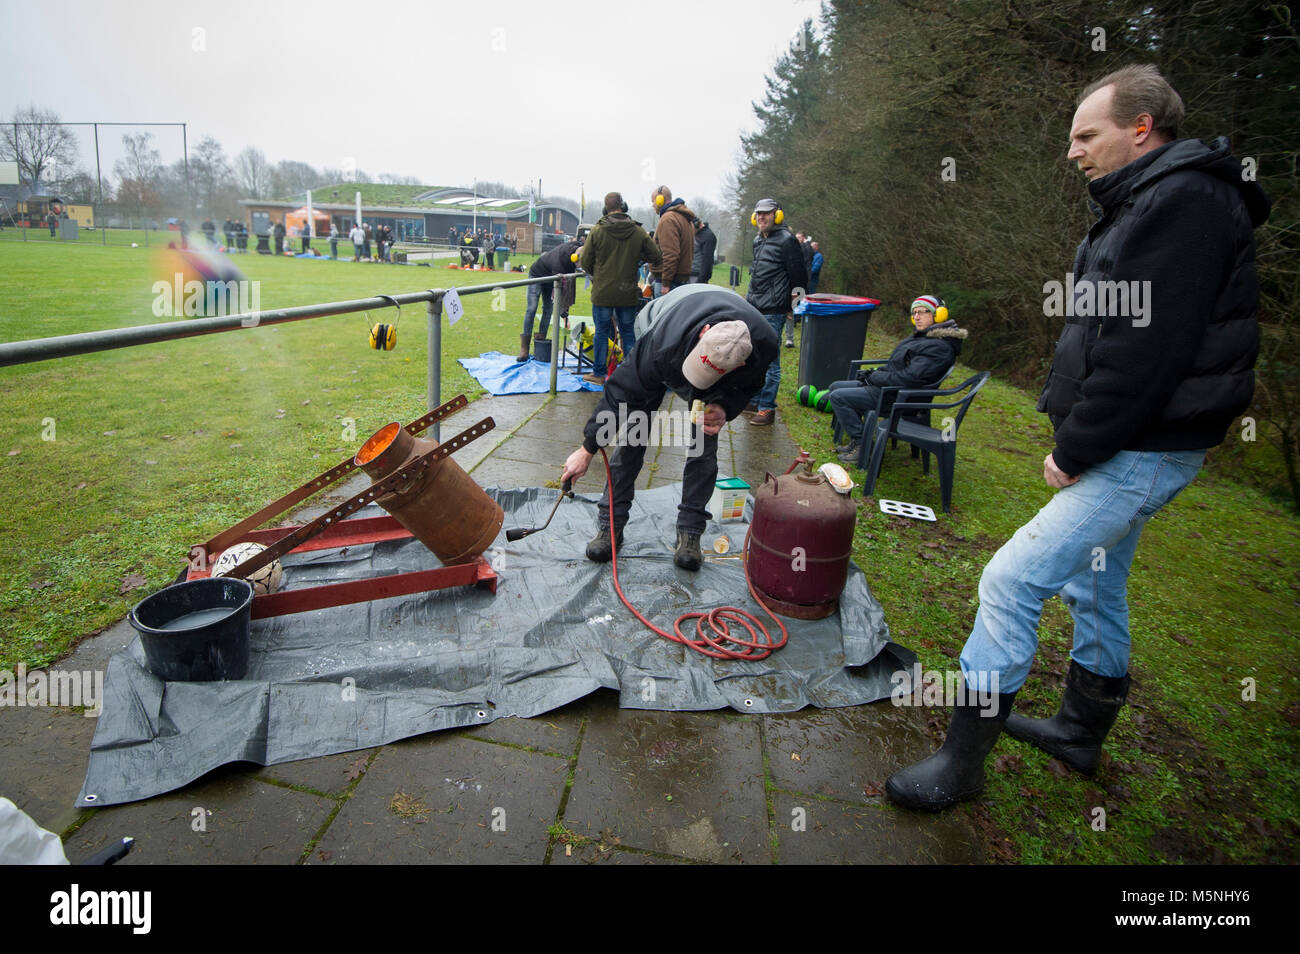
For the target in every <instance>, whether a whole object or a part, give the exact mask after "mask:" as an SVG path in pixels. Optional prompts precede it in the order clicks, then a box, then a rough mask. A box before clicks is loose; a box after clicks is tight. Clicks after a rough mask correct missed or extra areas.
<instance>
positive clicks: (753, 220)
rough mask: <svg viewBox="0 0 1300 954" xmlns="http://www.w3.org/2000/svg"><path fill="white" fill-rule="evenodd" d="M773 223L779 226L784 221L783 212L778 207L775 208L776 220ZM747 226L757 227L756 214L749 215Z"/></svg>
mask: <svg viewBox="0 0 1300 954" xmlns="http://www.w3.org/2000/svg"><path fill="white" fill-rule="evenodd" d="M774 221H775V223H776V224H777V225H780V224H781V223H782V222H784V221H785V210H784V209H783V208H781V207H780V206H779V205H778V206H777V207H776V219H775V220H774ZM749 224H750V225H754V226H757V225H758V213H757V212H751V213H749Z"/></svg>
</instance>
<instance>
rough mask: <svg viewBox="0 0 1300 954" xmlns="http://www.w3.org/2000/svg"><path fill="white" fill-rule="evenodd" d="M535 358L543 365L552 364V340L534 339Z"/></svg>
mask: <svg viewBox="0 0 1300 954" xmlns="http://www.w3.org/2000/svg"><path fill="white" fill-rule="evenodd" d="M533 357H534V358H536V359H537V360H538V361H540V362H542V363H543V364H550V363H551V339H550V338H534V339H533Z"/></svg>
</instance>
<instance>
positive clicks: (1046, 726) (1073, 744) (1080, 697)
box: [1007, 659, 1129, 775]
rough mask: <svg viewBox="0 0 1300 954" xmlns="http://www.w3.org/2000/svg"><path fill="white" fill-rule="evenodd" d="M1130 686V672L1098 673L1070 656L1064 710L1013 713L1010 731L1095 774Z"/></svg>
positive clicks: (1009, 722) (1074, 766) (1008, 723)
mask: <svg viewBox="0 0 1300 954" xmlns="http://www.w3.org/2000/svg"><path fill="white" fill-rule="evenodd" d="M1128 687H1129V677H1128V676H1119V677H1117V678H1116V677H1109V676H1098V675H1096V674H1095V673H1093V672H1090V671H1089V670H1087V669H1084V668H1083V667H1082V666H1080V665H1079V664H1078V663H1077V662H1075V661H1074V660H1073V659H1071V660H1070V671H1069V673H1067V674H1066V677H1065V695H1064V697H1063V698H1062V699H1061V711H1060V712H1058V713H1057V714H1056V715H1054V716H1052V717H1051V718H1050V719H1027V718H1025V717H1024V716H1020V715H1013V716H1012V717H1011V718H1010V719H1008V720H1007V735H1009V736H1011V737H1012V738H1015V739H1019V740H1020V741H1022V742H1028V743H1029V744H1030V745H1033V746H1036V747H1038V748H1040V749H1042V750H1043V751H1044V752H1046V753H1048V754H1049V755H1054V756H1056V757H1057V758H1058V759H1060V760H1061V761H1062V762H1064V763H1065V764H1066V765H1068V766H1070V768H1072V769H1074V770H1075V771H1076V772H1082V773H1083V774H1084V775H1092V774H1093V773H1095V772H1096V771H1097V763H1098V762H1100V761H1101V743H1102V742H1103V741H1104V740H1105V738H1106V733H1108V732H1109V731H1110V728H1111V726H1113V725H1114V724H1115V719H1116V717H1117V716H1118V715H1119V710H1120V709H1122V708H1123V707H1124V700H1126V699H1127V698H1128Z"/></svg>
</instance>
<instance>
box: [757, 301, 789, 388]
mask: <svg viewBox="0 0 1300 954" xmlns="http://www.w3.org/2000/svg"><path fill="white" fill-rule="evenodd" d="M763 317H764V318H766V319H767V323H768V324H769V325H771V326H772V330H773V331H774V332H776V340H777V343H778V344H779V343H780V341H781V335H782V329H783V328H784V327H785V312H782V313H781V314H779V315H764V316H763ZM780 387H781V353H780V352H777V355H776V357H775V358H774V359H773V360H772V363H771V364H769V365H768V366H767V377H766V378H765V379H764V380H763V390H761V391H759V392H758V398H757V399H756V400H755V401H754V403H755V404H756V405H757V406H758V409H759V410H760V411H767V410H770V409H772V408H774V407H776V392H777V390H778V389H779V388H780Z"/></svg>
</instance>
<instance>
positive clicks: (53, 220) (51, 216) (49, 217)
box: [45, 207, 59, 238]
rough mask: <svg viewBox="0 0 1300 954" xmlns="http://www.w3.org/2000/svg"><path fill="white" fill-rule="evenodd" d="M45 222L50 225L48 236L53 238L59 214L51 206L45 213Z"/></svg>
mask: <svg viewBox="0 0 1300 954" xmlns="http://www.w3.org/2000/svg"><path fill="white" fill-rule="evenodd" d="M45 224H46V225H48V226H49V227H50V238H54V230H55V228H57V227H58V224H59V216H58V213H56V212H55V211H54V208H53V207H51V208H50V211H49V212H47V213H45Z"/></svg>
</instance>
